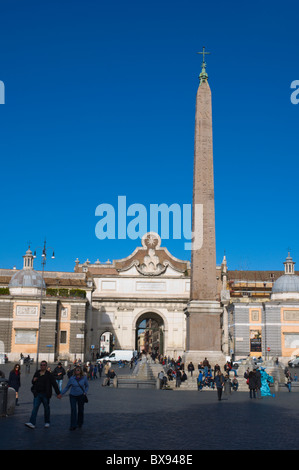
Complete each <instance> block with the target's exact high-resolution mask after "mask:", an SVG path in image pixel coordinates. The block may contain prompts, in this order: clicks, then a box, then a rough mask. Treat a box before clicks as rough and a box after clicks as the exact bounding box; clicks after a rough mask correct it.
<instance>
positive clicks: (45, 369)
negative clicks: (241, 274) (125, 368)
mask: <svg viewBox="0 0 299 470" xmlns="http://www.w3.org/2000/svg"><path fill="white" fill-rule="evenodd" d="M138 360H147V361H154V362H155V363H159V364H161V365H162V366H163V370H162V371H161V372H160V373H159V375H158V377H159V379H160V383H161V388H167V387H168V384H169V382H171V381H175V387H180V386H181V384H182V383H183V382H185V381H186V380H188V378H192V377H193V376H196V381H197V389H198V391H202V390H203V389H204V388H205V387H207V388H210V389H213V390H217V396H218V400H221V397H222V392H224V394H226V395H228V394H231V393H232V391H237V390H238V388H239V383H238V379H237V377H238V373H237V371H238V369H237V368H234V367H233V364H232V362H229V361H227V362H226V364H225V365H224V366H223V371H222V370H221V367H220V366H219V364H215V365H214V367H212V366H211V365H210V363H209V361H208V359H207V358H205V359H204V360H203V361H202V362H200V363H199V364H198V365H197V373H196V371H195V366H194V364H193V363H192V362H189V364H188V365H187V366H186V365H185V364H184V363H183V361H182V357H180V356H179V357H178V358H177V359H176V360H174V359H173V358H169V357H165V356H159V355H148V354H147V355H146V354H141V355H139V356H136V357H133V358H132V360H131V362H130V367H131V368H132V367H134V365H135V364H136V363H137V362H138ZM27 363H29V364H30V358H29V360H28V361H27ZM119 367H122V365H121V364H119ZM165 370H166V371H167V372H164V371H165ZM26 371H27V372H28V368H27V366H26ZM262 371H263V369H261V371H260V370H259V369H258V367H253V368H252V370H249V368H248V369H247V370H246V371H245V373H244V378H245V380H246V382H247V384H248V388H249V396H250V398H253V399H254V398H261V388H262V376H261V374H262V373H263V372H262ZM0 375H1V377H4V374H3V373H1V372H0ZM102 375H104V380H103V382H102V386H103V387H104V386H109V385H110V384H111V383H113V380H114V379H115V377H117V375H116V373H115V371H114V369H113V368H112V367H111V363H109V362H106V363H103V362H102V361H97V362H96V363H94V364H92V363H91V362H86V363H84V364H82V362H81V360H80V359H79V360H77V361H74V363H73V364H69V365H68V366H67V367H66V369H65V368H64V367H63V365H62V363H61V362H58V364H57V366H55V367H54V369H53V370H51V368H50V367H49V366H48V364H47V362H46V361H42V362H41V364H40V369H39V370H37V371H36V372H35V374H34V376H33V379H32V388H31V391H32V393H33V396H34V401H33V410H32V413H31V417H30V421H29V422H28V423H25V424H26V426H28V427H30V428H34V427H35V422H36V417H37V412H38V409H39V407H40V405H41V404H43V406H44V416H45V427H49V425H50V406H49V401H50V398H51V396H52V389H54V391H55V393H56V395H57V397H58V398H62V396H63V395H65V394H66V392H67V391H70V393H69V398H70V406H71V427H70V429H71V430H74V429H76V427H77V426H78V427H81V426H82V424H83V418H84V403H86V402H87V401H88V399H87V392H88V389H89V385H88V382H89V381H92V380H96V379H98V378H101V377H102ZM64 378H67V380H68V381H67V384H66V386H65V387H64V388H63V380H64ZM293 381H297V375H296V374H294V378H292V376H291V373H290V371H289V370H288V368H286V369H285V385H286V387H287V388H288V390H289V392H290V391H291V384H292V382H293ZM8 386H9V387H12V388H14V390H15V392H16V406H18V405H19V389H20V386H21V365H20V364H18V363H17V364H15V366H14V367H13V369H12V370H11V371H10V373H9V378H8Z"/></svg>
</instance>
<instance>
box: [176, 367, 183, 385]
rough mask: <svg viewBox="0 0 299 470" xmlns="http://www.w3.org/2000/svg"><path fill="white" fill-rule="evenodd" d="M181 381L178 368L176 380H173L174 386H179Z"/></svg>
mask: <svg viewBox="0 0 299 470" xmlns="http://www.w3.org/2000/svg"><path fill="white" fill-rule="evenodd" d="M181 381H182V373H181V371H180V369H177V370H176V380H175V386H176V387H177V388H179V387H180V386H181Z"/></svg>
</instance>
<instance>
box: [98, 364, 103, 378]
mask: <svg viewBox="0 0 299 470" xmlns="http://www.w3.org/2000/svg"><path fill="white" fill-rule="evenodd" d="M102 371H103V363H102V362H101V361H100V362H99V363H98V372H99V377H100V378H101V377H102Z"/></svg>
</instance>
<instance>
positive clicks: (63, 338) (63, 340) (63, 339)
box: [60, 331, 67, 344]
mask: <svg viewBox="0 0 299 470" xmlns="http://www.w3.org/2000/svg"><path fill="white" fill-rule="evenodd" d="M66 338H67V332H66V331H61V332H60V344H66Z"/></svg>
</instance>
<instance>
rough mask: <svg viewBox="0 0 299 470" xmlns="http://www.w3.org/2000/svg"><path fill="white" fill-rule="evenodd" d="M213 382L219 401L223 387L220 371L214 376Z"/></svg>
mask: <svg viewBox="0 0 299 470" xmlns="http://www.w3.org/2000/svg"><path fill="white" fill-rule="evenodd" d="M214 382H215V385H216V388H217V396H218V400H219V401H220V400H221V396H222V389H223V385H224V377H223V374H221V371H220V370H218V372H217V374H216V375H215V378H214Z"/></svg>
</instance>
